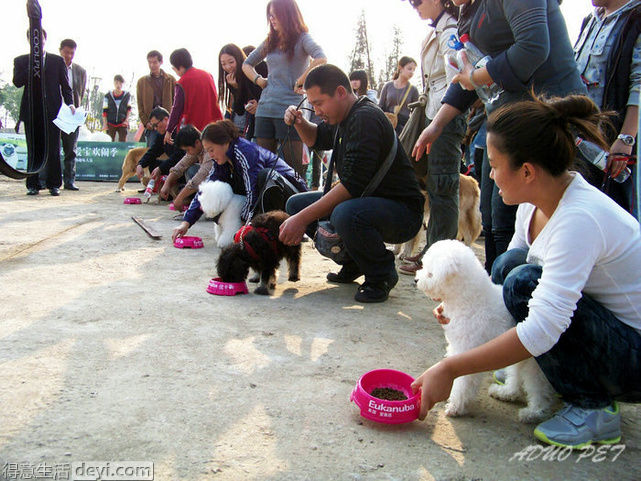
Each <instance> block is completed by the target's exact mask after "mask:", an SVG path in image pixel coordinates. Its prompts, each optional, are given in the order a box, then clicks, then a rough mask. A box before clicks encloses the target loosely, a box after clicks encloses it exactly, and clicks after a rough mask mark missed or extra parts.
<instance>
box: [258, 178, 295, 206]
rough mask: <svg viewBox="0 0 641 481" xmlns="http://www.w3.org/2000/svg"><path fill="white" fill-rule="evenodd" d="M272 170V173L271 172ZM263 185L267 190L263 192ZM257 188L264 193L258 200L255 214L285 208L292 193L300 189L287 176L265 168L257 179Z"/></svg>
mask: <svg viewBox="0 0 641 481" xmlns="http://www.w3.org/2000/svg"><path fill="white" fill-rule="evenodd" d="M270 170H271V175H270V176H269V178H268V177H267V174H269V172H270ZM263 187H265V191H264V192H263ZM256 190H257V192H258V193H259V194H260V193H261V192H263V195H262V196H261V198H260V199H259V200H258V205H256V208H255V209H254V214H261V213H264V212H269V211H272V210H285V203H286V202H287V199H289V198H290V197H291V196H292V195H294V194H298V189H297V188H296V187H295V186H294V185H293V184H292V183H291V182H290V181H289V180H287V179H286V178H285V177H283V176H282V175H280V174H279V173H278V172H276V171H275V170H272V169H271V168H269V169H263V170H261V171H260V172H259V173H258V177H257V179H256Z"/></svg>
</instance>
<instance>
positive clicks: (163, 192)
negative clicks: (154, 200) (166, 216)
mask: <svg viewBox="0 0 641 481" xmlns="http://www.w3.org/2000/svg"><path fill="white" fill-rule="evenodd" d="M170 190H171V186H170V185H169V183H168V182H167V181H165V183H164V184H163V185H162V189H160V192H159V193H158V195H159V196H160V198H161V199H163V200H167V198H168V197H169V191H170ZM174 205H176V202H175V201H174Z"/></svg>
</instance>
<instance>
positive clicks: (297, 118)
mask: <svg viewBox="0 0 641 481" xmlns="http://www.w3.org/2000/svg"><path fill="white" fill-rule="evenodd" d="M283 120H284V121H285V123H286V124H287V125H292V124H294V123H296V124H300V123H302V122H303V111H302V110H298V109H297V108H296V106H295V105H290V106H289V107H287V110H285V116H284V117H283Z"/></svg>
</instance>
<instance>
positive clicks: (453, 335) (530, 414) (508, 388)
mask: <svg viewBox="0 0 641 481" xmlns="http://www.w3.org/2000/svg"><path fill="white" fill-rule="evenodd" d="M416 283H417V287H418V288H419V289H421V290H422V291H423V292H425V294H426V295H427V296H428V297H431V298H432V299H440V300H442V301H443V315H444V316H445V317H447V318H449V320H450V322H449V323H448V324H444V325H443V330H444V331H445V339H446V340H447V343H448V345H447V354H446V355H447V356H452V355H454V354H459V353H462V352H465V351H467V350H469V349H472V348H474V347H477V346H480V345H482V344H485V343H486V342H488V341H490V340H492V339H494V338H495V337H497V336H499V335H500V334H502V333H504V332H505V331H507V330H509V329H510V328H512V327H514V326H515V322H514V320H513V319H512V316H511V315H510V313H509V311H508V310H507V308H506V307H505V303H504V302H503V289H502V286H500V285H496V284H493V283H492V280H491V279H490V277H489V276H488V275H487V273H486V272H485V269H484V268H483V266H482V265H481V263H480V262H479V260H478V259H477V258H476V256H475V255H474V252H473V251H472V249H470V248H469V247H467V246H466V245H464V244H463V243H462V242H459V241H455V240H443V241H439V242H435V243H434V244H433V245H432V246H431V247H430V248H429V249H428V250H427V252H426V253H425V256H424V257H423V268H422V269H421V270H419V271H418V272H417V273H416ZM482 379H483V373H479V374H472V375H468V376H463V377H459V378H457V379H456V380H455V381H454V385H453V386H452V392H451V394H450V398H449V402H448V404H447V407H446V410H445V413H446V414H447V415H448V416H459V415H463V414H466V413H467V411H468V408H469V403H470V401H472V400H473V399H474V398H475V397H476V395H477V392H478V389H479V386H480V383H481V381H482ZM521 385H522V386H523V389H524V390H525V393H526V395H527V407H525V408H522V409H521V410H519V420H520V421H521V422H525V423H527V422H535V421H539V420H541V419H543V418H544V417H545V416H546V415H548V414H549V411H550V408H551V407H552V404H553V403H554V390H553V389H552V386H551V385H550V383H549V382H548V381H547V379H546V378H545V376H544V375H543V372H542V371H541V369H540V368H539V366H538V364H537V363H536V360H534V359H527V360H525V361H522V362H520V363H518V364H515V365H514V366H510V367H509V368H508V369H507V380H506V383H505V385H502V386H501V385H498V384H494V385H492V386H491V387H490V389H489V393H490V395H491V396H493V397H495V398H497V399H501V400H504V401H515V400H518V399H521Z"/></svg>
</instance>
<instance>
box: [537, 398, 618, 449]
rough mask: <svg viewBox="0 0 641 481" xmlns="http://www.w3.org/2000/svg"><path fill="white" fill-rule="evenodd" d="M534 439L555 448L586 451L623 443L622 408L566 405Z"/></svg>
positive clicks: (546, 423)
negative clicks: (589, 448)
mask: <svg viewBox="0 0 641 481" xmlns="http://www.w3.org/2000/svg"><path fill="white" fill-rule="evenodd" d="M534 436H535V437H536V438H537V439H539V440H540V441H543V442H544V443H547V444H552V445H554V446H561V447H569V448H572V449H583V448H585V447H587V446H589V445H590V444H592V443H599V444H615V443H618V442H619V441H621V413H620V411H619V405H618V404H617V403H616V402H613V403H612V405H611V406H607V407H605V408H600V409H585V408H580V407H578V406H575V405H573V404H566V405H565V406H564V407H563V409H561V410H560V411H559V412H557V413H556V414H555V415H554V416H553V417H552V418H550V419H548V420H547V421H544V422H542V423H541V424H539V425H538V426H537V427H536V429H535V430H534Z"/></svg>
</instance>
